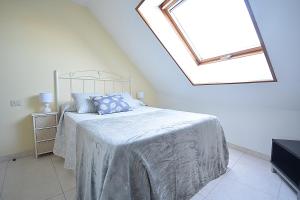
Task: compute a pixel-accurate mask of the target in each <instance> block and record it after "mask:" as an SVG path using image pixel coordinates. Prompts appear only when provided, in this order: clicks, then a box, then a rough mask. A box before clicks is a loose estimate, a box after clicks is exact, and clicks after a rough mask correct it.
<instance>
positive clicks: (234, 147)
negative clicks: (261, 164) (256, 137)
mask: <svg viewBox="0 0 300 200" xmlns="http://www.w3.org/2000/svg"><path fill="white" fill-rule="evenodd" d="M227 144H228V146H229V147H230V148H232V149H236V150H238V151H241V152H243V153H246V154H249V155H252V156H255V157H258V158H261V159H263V160H267V161H270V160H271V157H270V156H269V155H266V154H263V153H260V152H257V151H254V150H251V149H248V148H246V147H241V146H239V145H236V144H232V143H230V142H227Z"/></svg>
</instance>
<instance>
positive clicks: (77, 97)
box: [72, 93, 101, 113]
mask: <svg viewBox="0 0 300 200" xmlns="http://www.w3.org/2000/svg"><path fill="white" fill-rule="evenodd" d="M99 95H101V94H91V93H72V97H73V99H74V101H75V105H76V109H77V113H96V112H97V110H96V107H95V106H94V104H93V102H92V100H91V98H90V96H99Z"/></svg>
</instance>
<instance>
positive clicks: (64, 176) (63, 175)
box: [52, 156, 76, 191]
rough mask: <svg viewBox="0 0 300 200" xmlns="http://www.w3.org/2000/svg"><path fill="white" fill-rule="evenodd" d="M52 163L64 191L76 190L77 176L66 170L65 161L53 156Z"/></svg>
mask: <svg viewBox="0 0 300 200" xmlns="http://www.w3.org/2000/svg"><path fill="white" fill-rule="evenodd" d="M52 162H53V165H54V167H55V170H56V173H57V175H58V179H59V181H60V184H61V186H62V188H63V191H68V190H71V189H73V188H75V184H76V180H75V175H74V173H73V171H72V170H68V169H64V159H62V158H60V157H57V156H53V157H52Z"/></svg>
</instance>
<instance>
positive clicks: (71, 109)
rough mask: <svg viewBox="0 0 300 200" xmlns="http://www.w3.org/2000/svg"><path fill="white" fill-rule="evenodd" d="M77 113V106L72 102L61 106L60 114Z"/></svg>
mask: <svg viewBox="0 0 300 200" xmlns="http://www.w3.org/2000/svg"><path fill="white" fill-rule="evenodd" d="M76 111H77V109H76V105H75V103H74V102H72V101H68V102H65V103H63V104H62V105H61V106H60V112H76Z"/></svg>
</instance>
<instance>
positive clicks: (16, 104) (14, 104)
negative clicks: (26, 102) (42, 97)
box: [10, 100, 23, 107]
mask: <svg viewBox="0 0 300 200" xmlns="http://www.w3.org/2000/svg"><path fill="white" fill-rule="evenodd" d="M10 106H11V107H20V106H23V101H22V100H10Z"/></svg>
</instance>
